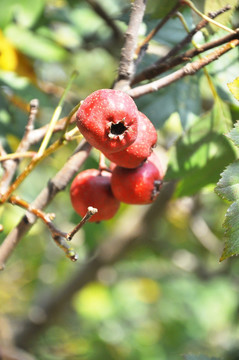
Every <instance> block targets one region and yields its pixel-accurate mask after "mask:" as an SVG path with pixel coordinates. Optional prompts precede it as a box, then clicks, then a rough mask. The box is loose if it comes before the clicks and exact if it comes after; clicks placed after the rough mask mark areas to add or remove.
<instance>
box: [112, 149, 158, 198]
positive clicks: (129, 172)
mask: <svg viewBox="0 0 239 360" xmlns="http://www.w3.org/2000/svg"><path fill="white" fill-rule="evenodd" d="M153 154H154V153H153ZM151 156H152V155H151ZM151 156H150V157H149V158H148V160H147V161H146V162H145V163H143V164H142V165H141V166H139V167H137V168H136V169H126V168H123V167H120V166H116V167H115V168H114V169H113V172H112V178H111V188H112V192H113V194H114V196H115V197H116V198H117V199H118V200H120V201H122V202H125V203H126V204H150V203H152V202H153V201H154V200H155V199H156V197H157V196H158V194H159V191H160V189H161V185H162V178H163V171H162V170H161V171H160V170H159V169H160V166H157V165H155V164H154V162H152V161H151ZM153 156H156V155H155V154H154V155H153ZM154 161H155V160H154ZM158 162H159V160H158Z"/></svg>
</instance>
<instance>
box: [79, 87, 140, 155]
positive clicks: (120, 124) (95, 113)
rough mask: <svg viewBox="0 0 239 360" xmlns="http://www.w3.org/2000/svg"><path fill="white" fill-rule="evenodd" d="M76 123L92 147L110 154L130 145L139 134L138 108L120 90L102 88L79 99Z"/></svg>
mask: <svg viewBox="0 0 239 360" xmlns="http://www.w3.org/2000/svg"><path fill="white" fill-rule="evenodd" d="M76 125H77V126H78V128H79V130H80V132H81V133H82V135H83V136H84V137H85V139H86V140H87V141H88V142H89V143H90V144H91V145H92V146H94V147H95V148H97V149H99V150H101V151H103V152H104V151H105V152H107V153H113V152H117V151H121V150H123V149H125V148H126V147H128V146H129V145H131V144H132V143H133V142H134V141H135V140H136V137H137V133H138V109H137V106H136V105H135V102H134V101H133V99H132V98H131V97H130V96H129V95H127V94H126V93H124V92H123V91H120V90H111V89H101V90H97V91H95V92H93V93H92V94H90V95H89V96H87V98H86V99H85V100H84V101H83V102H82V105H81V106H80V108H79V109H78V111H77V114H76Z"/></svg>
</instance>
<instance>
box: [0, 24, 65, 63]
mask: <svg viewBox="0 0 239 360" xmlns="http://www.w3.org/2000/svg"><path fill="white" fill-rule="evenodd" d="M5 34H6V36H7V37H8V38H9V39H10V40H11V41H12V43H13V44H14V45H15V46H16V48H17V49H19V50H21V51H22V52H23V53H24V54H26V55H29V56H31V57H33V58H36V59H40V60H43V61H47V62H53V61H61V60H63V59H64V58H65V56H66V54H67V52H66V51H65V50H64V49H63V48H62V47H61V46H59V45H57V44H56V43H55V42H53V41H51V40H49V39H47V38H44V37H43V36H40V35H38V34H35V33H33V32H31V31H30V30H27V29H24V28H22V27H20V26H17V25H13V24H12V25H9V26H8V27H7V28H6V31H5Z"/></svg>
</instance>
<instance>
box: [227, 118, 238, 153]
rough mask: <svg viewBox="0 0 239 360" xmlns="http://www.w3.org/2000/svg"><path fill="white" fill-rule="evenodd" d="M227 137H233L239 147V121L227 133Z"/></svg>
mask: <svg viewBox="0 0 239 360" xmlns="http://www.w3.org/2000/svg"><path fill="white" fill-rule="evenodd" d="M227 137H228V138H229V139H231V140H232V141H233V143H234V145H236V146H238V147H239V121H237V122H236V123H235V125H234V127H233V129H232V130H231V131H230V132H229V133H228V134H227Z"/></svg>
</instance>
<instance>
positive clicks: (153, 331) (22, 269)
mask: <svg viewBox="0 0 239 360" xmlns="http://www.w3.org/2000/svg"><path fill="white" fill-rule="evenodd" d="M156 3H157V4H156ZM173 3H174V2H172V4H167V5H166V2H165V1H158V2H155V1H153V0H152V1H149V2H148V5H147V11H146V15H145V18H144V22H143V24H142V26H141V29H140V37H141V38H143V36H144V35H145V34H147V33H148V32H149V31H150V30H151V29H152V28H153V27H154V26H155V24H157V23H158V21H159V18H160V17H162V16H163V15H164V14H165V13H166V12H167V11H168V8H169V9H170V7H172V5H173ZM199 3H200V2H199ZM207 3H208V2H207ZM211 3H213V4H214V5H215V7H216V9H217V8H218V7H220V4H219V1H211ZM169 5H170V6H169ZM199 5H200V4H199ZM160 6H161V7H160ZM183 14H184V17H185V19H186V20H187V23H188V26H189V27H190V28H192V26H193V24H195V21H197V18H195V16H193V15H192V13H191V11H189V10H188V9H185V10H184V12H183ZM129 15H130V2H129V1H127V0H101V1H92V0H91V1H90V0H88V1H86V0H84V1H83V0H82V1H81V0H34V2H32V0H21V1H15V0H2V1H1V2H0V139H1V142H2V145H3V146H4V147H5V149H6V150H7V151H8V152H14V151H15V150H16V148H17V145H18V144H19V141H20V139H21V137H22V135H23V132H24V127H25V125H26V122H27V116H28V105H29V101H30V100H31V99H32V98H37V99H39V102H40V110H39V115H38V117H37V120H36V127H41V126H43V125H45V124H47V123H48V122H49V121H50V118H51V116H52V114H53V111H54V109H55V107H56V105H57V103H58V101H59V98H60V96H61V95H62V93H63V91H64V89H65V88H66V85H67V82H68V81H69V78H70V76H71V74H72V72H73V71H74V70H77V71H78V72H79V75H78V77H77V79H76V80H75V81H74V84H73V86H72V87H71V90H70V91H69V93H68V95H67V101H66V103H65V105H64V109H63V115H66V114H67V113H68V112H69V111H70V110H71V109H72V107H73V106H74V105H75V104H77V103H78V102H79V101H80V100H82V99H84V98H85V97H86V96H87V95H88V94H90V93H91V92H92V91H94V90H97V89H100V88H110V87H112V84H113V82H114V79H115V78H116V76H117V69H118V64H119V58H120V52H121V48H122V45H123V35H122V34H123V32H124V31H125V29H126V28H127V23H128V20H129ZM237 17H238V13H237V12H236V11H235V12H234V15H233V18H232V19H231V20H232V21H233V22H234V24H236V23H237ZM109 19H110V20H111V22H112V23H110V22H109ZM234 26H235V25H234ZM220 35H221V33H220V31H219V32H216V33H214V31H213V29H207V31H206V30H205V32H204V33H203V32H202V33H199V34H197V39H196V40H197V41H198V43H200V42H203V41H205V38H206V40H207V41H209V40H211V39H213V38H216V37H219V36H220ZM184 36H185V30H184V28H183V26H182V24H181V23H180V20H179V19H178V18H174V19H172V20H170V21H169V22H168V23H167V24H166V25H165V27H164V28H163V29H162V30H161V31H160V32H159V33H158V34H157V36H156V37H155V38H154V39H153V40H152V43H151V45H150V47H149V52H148V53H147V55H146V56H145V57H144V58H143V60H142V62H141V63H140V64H139V71H140V69H142V68H144V67H145V66H147V65H148V64H150V63H152V62H153V61H154V60H155V59H157V58H158V57H159V56H163V55H165V54H166V52H167V51H168V50H169V49H170V48H171V47H172V46H173V45H175V44H177V43H178V42H179V41H180V40H181V39H182V38H183V37H184ZM236 69H237V70H236ZM208 71H209V73H210V75H211V79H212V81H213V83H214V86H215V88H216V89H217V92H218V95H219V98H220V102H221V104H223V106H224V107H226V110H227V115H228V117H229V118H230V120H231V121H232V122H233V121H236V120H237V119H238V114H239V108H238V103H237V102H236V100H235V98H233V96H232V95H231V94H230V92H229V91H228V88H227V86H226V84H227V83H228V82H230V81H232V80H234V78H235V77H236V76H237V75H238V50H237V49H234V50H233V51H231V52H229V53H228V54H227V55H224V57H222V58H220V59H219V60H218V61H217V62H214V63H213V64H211V65H210V66H209V67H208ZM137 105H138V107H139V110H140V111H142V112H144V113H145V114H146V115H147V116H149V118H150V119H151V120H152V121H153V123H154V124H155V126H156V127H157V129H158V138H159V141H158V150H159V151H160V152H161V153H162V156H163V158H164V159H165V156H167V157H168V158H169V159H170V160H169V161H170V162H171V164H172V166H171V178H174V177H175V178H176V177H177V176H176V175H177V174H176V173H177V172H176V170H175V167H174V164H175V158H177V153H176V154H175V151H176V150H177V149H176V146H174V144H175V142H176V140H177V139H179V138H180V136H182V135H184V134H185V132H186V131H187V129H188V128H189V127H190V126H191V125H192V124H194V123H195V122H196V121H204V120H205V118H207V116H211V112H212V109H213V111H215V107H213V106H214V99H213V95H212V93H211V91H210V88H209V86H208V83H207V79H206V76H205V74H204V73H203V71H201V72H200V73H199V74H197V75H195V76H193V77H190V78H185V79H183V80H180V81H179V82H177V83H175V84H172V85H171V86H169V87H167V88H165V89H163V90H161V91H160V92H158V93H155V94H151V95H147V96H143V97H142V98H140V99H138V100H137ZM214 116H215V113H214ZM216 116H219V115H218V113H216ZM55 136H57V135H55ZM76 144H77V140H76V141H75V142H73V143H69V144H67V146H64V147H63V148H61V149H60V150H58V151H57V152H56V153H55V154H54V156H51V157H48V158H47V159H45V160H44V161H43V163H41V164H40V165H39V166H38V167H37V168H36V169H35V170H34V172H33V173H32V174H30V175H29V176H28V178H27V179H26V180H25V181H24V182H23V184H22V185H21V186H20V187H19V189H18V190H17V193H18V194H19V195H21V197H22V198H24V199H25V200H27V201H29V202H31V201H33V200H34V198H35V197H36V196H37V194H38V193H39V192H40V191H41V189H42V187H44V186H45V185H46V184H47V182H48V180H49V178H51V177H52V176H54V174H55V173H56V172H57V171H58V170H59V169H60V168H61V167H62V166H63V164H64V162H65V161H66V160H67V159H68V157H69V156H70V155H71V154H72V152H73V151H74V148H75V146H76ZM218 146H220V144H219V145H218ZM36 149H37V146H36V147H35V150H36ZM165 154H166V155H165ZM200 156H203V153H199V154H197V158H198V157H200ZM215 156H216V155H215ZM220 156H221V157H219V162H218V163H217V165H216V168H215V169H214V170H215V171H214V174H210V175H209V177H207V180H206V182H205V183H203V184H202V183H201V182H200V181H199V184H198V178H200V174H202V176H204V175H205V173H204V172H203V166H204V165H205V164H206V162H204V159H203V158H201V159H203V160H202V165H201V166H202V168H199V172H197V173H195V175H193V176H192V177H190V181H189V179H188V178H186V175H187V173H186V170H185V173H183V174H182V179H185V181H184V180H182V181H181V183H180V186H179V187H177V190H176V192H175V195H173V196H172V199H171V200H170V201H167V203H166V204H165V203H164V204H163V210H162V211H160V206H161V204H160V201H161V199H159V200H158V201H157V205H156V206H155V209H154V211H152V216H151V218H150V221H148V223H147V221H146V222H144V226H145V229H144V231H143V232H142V233H143V236H141V237H140V236H138V237H137V236H136V238H135V240H134V241H132V244H131V246H129V247H128V248H127V251H125V252H124V253H122V254H121V256H120V257H119V259H117V261H114V262H113V263H108V264H104V263H103V264H102V266H99V267H98V268H97V271H96V272H95V276H93V277H92V276H89V279H88V278H87V273H85V284H84V286H82V287H81V289H80V290H77V285H76V289H75V291H74V292H73V294H72V296H70V298H69V299H67V301H66V300H65V299H64V296H63V294H64V291H67V284H69V283H70V282H71V281H72V279H75V278H76V277H77V276H76V274H77V273H79V274H81V269H84V266H85V263H86V262H89V261H91V259H92V256H94V255H93V254H94V252H95V250H96V249H97V248H98V247H99V246H100V245H101V244H102V243H104V242H107V241H111V240H112V237H114V236H117V233H118V234H119V233H121V231H122V232H123V229H124V228H127V227H128V226H129V227H130V226H131V227H132V223H134V222H135V219H137V218H140V217H142V216H143V215H142V214H143V213H144V212H146V211H147V208H148V207H147V206H146V207H144V206H126V205H122V206H121V208H120V211H119V213H118V214H117V215H116V217H115V218H114V219H112V220H110V221H107V222H104V223H100V224H92V223H90V224H86V225H85V226H84V228H83V229H82V230H81V231H80V232H79V233H78V234H77V236H76V237H75V238H74V240H73V246H74V248H75V249H76V251H77V253H78V255H79V260H78V262H76V263H71V262H70V261H69V259H67V258H66V257H65V256H64V254H63V253H62V252H61V251H60V249H59V248H57V247H56V245H55V243H54V242H53V240H52V239H51V236H50V234H49V231H48V229H47V228H46V227H45V226H44V224H42V223H41V222H40V221H38V222H37V223H36V224H35V225H34V227H33V228H32V229H31V230H30V232H29V233H28V234H27V235H26V236H25V237H24V238H23V239H22V241H21V242H20V243H19V245H18V246H17V248H16V250H15V251H14V253H13V255H12V257H11V258H10V260H9V262H8V264H7V267H6V269H5V271H3V272H1V273H0V347H1V346H3V347H9V346H10V345H9V344H11V343H12V341H13V338H14V334H15V332H16V330H17V329H19V328H20V329H24V324H26V323H27V321H29V319H30V321H31V322H32V323H34V324H38V323H39V324H40V323H41V319H42V317H44V311H42V306H43V307H44V305H43V304H44V303H45V301H50V300H49V299H53V298H54V296H55V294H58V291H59V289H62V293H61V294H62V296H59V297H58V301H56V303H58V306H59V311H58V313H57V316H55V317H54V319H51V321H50V322H48V321H47V323H46V326H45V327H44V328H41V327H40V329H39V330H38V331H36V332H34V331H35V330H34V331H33V333H32V336H31V337H27V338H25V339H24V337H23V338H22V340H21V342H20V343H19V344H18V346H19V347H21V346H24V348H25V349H26V351H27V352H28V353H29V354H31V356H32V357H33V358H35V359H38V360H55V359H57V360H63V359H64V360H65V359H71V360H74V359H82V360H83V359H84V360H86V359H87V360H96V359H97V360H99V359H105V360H136V359H137V360H159V359H160V360H169V359H170V360H178V359H180V358H183V355H184V354H191V353H192V354H206V355H207V356H209V357H211V356H214V357H218V358H221V359H224V360H237V359H239V346H238V336H239V326H238V320H239V318H238V317H239V313H238V309H239V275H238V274H239V261H238V259H237V258H231V259H229V260H226V261H224V262H222V263H219V258H220V255H221V253H222V250H223V242H224V234H223V233H224V230H223V227H222V223H223V221H224V215H225V212H226V210H227V207H228V204H227V203H225V202H224V201H223V200H221V199H220V198H219V197H218V196H217V195H216V194H215V192H214V187H215V184H216V182H217V181H218V180H219V174H220V172H221V171H222V170H223V168H224V167H225V166H226V164H227V163H229V162H230V161H232V160H233V159H235V158H236V153H235V150H234V149H233V150H232V149H231V148H230V149H229V150H228V151H227V153H226V155H225V154H224V153H223V154H222V155H220ZM98 160H99V153H98V152H97V151H96V150H93V151H92V153H91V155H90V157H89V158H88V159H87V161H86V162H85V164H84V167H83V168H90V167H98ZM27 163H28V160H23V161H22V162H21V164H20V166H19V171H21V170H23V169H24V167H25V166H26V164H27ZM0 174H2V169H0ZM175 174H176V175H175ZM184 175H185V178H184V177H183V176H184ZM169 178H170V176H169ZM39 179H40V180H39ZM170 189H171V188H170ZM169 191H172V189H171V190H169ZM157 210H159V211H157ZM47 211H48V212H54V213H55V214H56V219H55V223H56V224H57V225H58V226H59V227H60V228H61V229H62V230H64V231H69V230H70V229H72V228H73V227H74V226H75V225H76V224H77V223H78V222H79V216H78V215H77V214H75V213H74V211H73V210H72V207H71V204H70V199H69V186H68V187H67V189H66V190H65V191H64V192H61V193H59V194H58V195H57V197H56V198H55V199H54V201H53V202H52V203H51V204H50V206H49V207H48V208H47ZM23 214H24V212H23V210H21V209H20V208H18V207H16V206H12V205H10V204H7V205H6V206H4V208H3V207H1V209H0V217H1V223H2V224H3V225H4V231H3V232H2V233H0V241H3V239H4V238H5V236H6V235H7V234H8V233H9V232H10V231H11V230H12V228H13V227H14V226H15V225H16V224H17V223H18V221H19V219H20V218H21V216H22V215H23ZM130 224H131V225H130ZM136 226H138V225H137V221H136ZM132 231H135V229H134V228H133V227H132ZM79 276H82V275H79ZM81 281H82V279H81ZM46 299H47V300H46ZM22 331H23V330H22ZM20 332H21V331H20ZM23 333H24V332H23ZM195 359H196V357H195ZM197 359H198V358H197ZM200 359H201V358H200ZM203 359H204V358H203ZM205 359H206V357H205Z"/></svg>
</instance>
